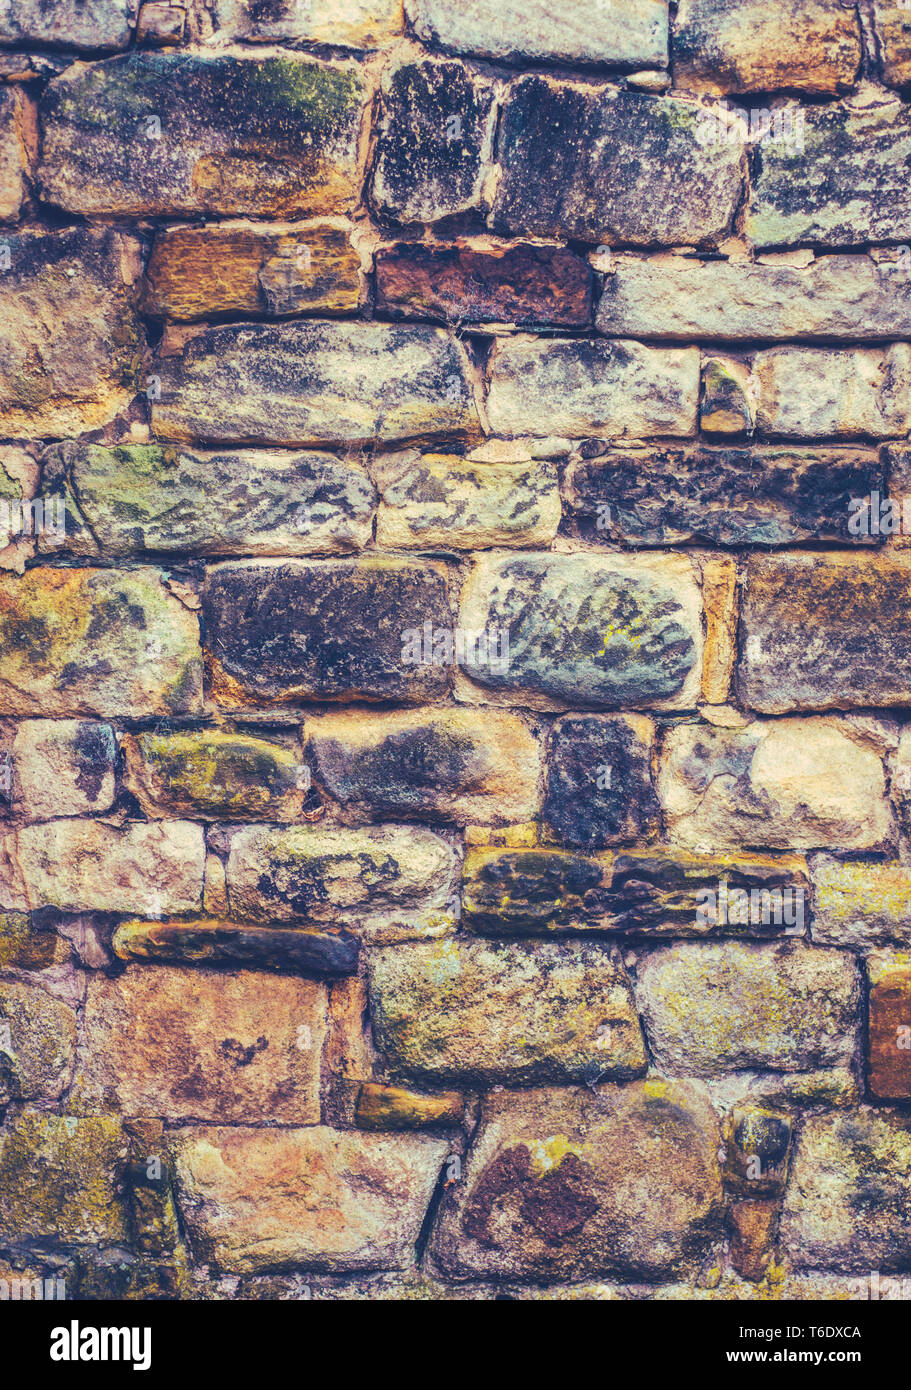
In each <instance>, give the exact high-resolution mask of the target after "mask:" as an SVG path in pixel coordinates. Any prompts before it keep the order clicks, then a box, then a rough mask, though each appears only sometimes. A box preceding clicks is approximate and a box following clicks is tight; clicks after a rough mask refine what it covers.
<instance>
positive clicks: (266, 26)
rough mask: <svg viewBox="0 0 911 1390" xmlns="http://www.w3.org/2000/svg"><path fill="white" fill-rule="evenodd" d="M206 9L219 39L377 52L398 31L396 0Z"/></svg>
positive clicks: (227, 2)
mask: <svg viewBox="0 0 911 1390" xmlns="http://www.w3.org/2000/svg"><path fill="white" fill-rule="evenodd" d="M209 8H210V9H211V11H212V18H213V20H214V22H215V24H216V26H217V36H218V38H219V39H220V40H224V41H226V42H233V41H235V40H237V39H243V40H246V41H250V42H255V43H285V42H286V41H288V40H295V39H305V40H307V41H308V42H309V43H325V44H332V45H334V46H337V47H340V48H381V47H382V46H383V45H384V44H386V43H390V42H391V41H392V40H393V39H395V38H396V37H397V36H398V35H399V34H401V32H402V6H401V0H309V3H306V4H301V3H300V0H271V2H270V3H269V4H268V5H266V6H263V5H262V4H261V3H258V0H214V3H210V5H209Z"/></svg>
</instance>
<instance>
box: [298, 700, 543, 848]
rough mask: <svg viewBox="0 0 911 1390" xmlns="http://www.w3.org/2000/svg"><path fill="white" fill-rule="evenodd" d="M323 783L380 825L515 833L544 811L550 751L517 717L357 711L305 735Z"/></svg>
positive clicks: (319, 722) (321, 721) (311, 727)
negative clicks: (408, 821)
mask: <svg viewBox="0 0 911 1390" xmlns="http://www.w3.org/2000/svg"><path fill="white" fill-rule="evenodd" d="M304 757H305V759H306V762H307V765H308V766H309V767H310V768H311V769H312V772H313V776H314V778H315V780H316V781H317V782H318V783H319V784H320V786H322V787H324V788H325V790H326V791H327V792H328V793H329V795H330V796H332V797H334V798H335V800H336V801H340V802H342V804H343V805H353V806H355V807H358V808H359V809H361V810H363V811H366V812H367V813H368V814H369V815H372V816H416V817H418V818H419V819H425V820H436V819H438V818H439V819H441V820H447V821H448V820H452V821H455V822H456V824H469V825H470V824H473V823H478V822H481V823H484V824H491V825H493V824H500V823H506V824H511V823H512V824H514V823H518V822H522V821H528V820H531V819H532V818H533V817H534V816H535V814H536V813H537V811H538V807H539V803H540V794H539V791H538V783H539V780H540V776H541V751H540V747H539V744H538V741H537V739H536V738H535V737H534V736H533V734H531V733H530V732H529V730H528V729H527V728H526V726H525V725H524V724H523V723H522V721H521V720H520V719H518V718H517V717H516V716H515V715H513V714H508V713H506V711H499V710H485V711H484V712H483V713H481V712H479V711H477V710H471V709H452V710H414V711H408V712H406V713H403V714H398V713H389V714H372V713H362V712H359V711H352V712H350V713H346V714H339V715H331V714H330V715H325V716H323V717H322V718H317V719H311V720H308V721H307V723H306V724H305V725H304Z"/></svg>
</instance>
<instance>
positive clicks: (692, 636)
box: [459, 553, 702, 709]
mask: <svg viewBox="0 0 911 1390" xmlns="http://www.w3.org/2000/svg"><path fill="white" fill-rule="evenodd" d="M459 621H460V624H461V626H462V628H463V630H464V631H466V632H483V631H485V630H493V631H498V632H499V633H500V634H501V635H502V634H507V635H508V640H505V639H504V640H503V641H502V642H501V654H502V656H503V660H502V661H493V660H485V653H484V652H483V651H482V650H481V649H480V647H478V648H476V649H473V650H472V651H471V652H467V651H466V653H465V656H464V658H463V659H462V661H461V664H462V666H463V668H464V670H465V671H466V673H467V674H468V675H469V676H470V677H471V678H472V680H474V681H476V682H478V683H479V684H480V685H481V686H483V687H484V688H485V689H486V690H488V691H490V692H491V694H492V696H495V697H496V698H497V699H500V700H503V699H506V700H509V701H511V702H512V703H523V704H524V703H531V704H538V705H540V704H541V703H542V701H543V702H544V703H545V705H546V707H547V708H554V704H555V702H557V704H558V705H559V704H562V705H565V704H570V705H575V704H579V705H588V706H594V707H595V708H599V709H623V708H652V707H660V708H666V709H680V708H683V709H686V708H690V707H692V706H694V705H695V703H696V700H697V697H698V692H699V688H700V680H701V659H702V608H701V598H700V593H699V588H698V586H697V584H696V581H695V579H694V577H693V571H692V568H691V565H690V562H689V560H688V559H687V558H686V556H683V555H660V556H649V557H647V558H645V557H638V556H627V555H619V554H617V555H610V556H609V557H608V556H600V555H592V554H575V555H560V554H549V555H529V556H521V557H519V556H509V557H505V558H504V556H503V555H501V554H496V553H493V554H491V555H489V556H483V557H480V558H479V559H478V560H477V561H476V564H475V568H474V570H473V572H472V574H471V576H470V577H469V579H468V582H467V583H466V585H465V587H464V589H463V591H462V605H461V610H460V617H459ZM489 655H490V653H489V652H488V653H487V656H488V657H489Z"/></svg>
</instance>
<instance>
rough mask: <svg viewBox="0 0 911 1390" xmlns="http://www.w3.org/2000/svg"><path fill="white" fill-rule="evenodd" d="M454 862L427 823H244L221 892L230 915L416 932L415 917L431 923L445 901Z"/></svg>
mask: <svg viewBox="0 0 911 1390" xmlns="http://www.w3.org/2000/svg"><path fill="white" fill-rule="evenodd" d="M454 868H455V858H454V855H453V853H452V850H451V849H450V848H449V846H448V845H447V844H446V842H445V841H444V840H442V839H440V837H439V836H438V835H434V834H433V833H432V832H431V831H429V830H423V829H414V828H407V827H405V826H375V827H366V828H356V829H351V830H346V829H332V828H327V829H325V830H324V829H321V828H320V827H318V826H309V825H300V826H288V827H280V826H277V827H271V826H267V825H251V826H247V827H245V828H244V829H242V830H239V831H238V832H237V834H236V835H234V836H233V838H232V840H231V851H230V855H229V858H228V870H227V880H228V898H229V901H230V904H231V908H232V914H233V915H235V916H237V917H239V918H242V919H243V918H246V919H247V920H248V921H252V922H266V923H271V922H295V921H301V922H316V923H319V922H332V923H335V924H337V925H342V926H346V925H347V926H351V927H355V928H356V929H357V930H358V931H359V932H362V933H364V934H368V935H373V936H378V937H382V936H383V935H384V934H387V933H390V932H392V933H395V932H396V930H397V931H398V932H399V933H400V934H402V935H405V936H408V935H409V934H411V935H416V934H417V935H419V934H421V927H420V921H421V918H422V916H423V917H424V918H425V919H426V920H427V921H428V922H432V918H433V916H434V914H435V913H437V914H438V913H439V911H440V910H441V909H442V907H443V906H444V905H445V903H446V901H447V899H448V894H449V884H450V881H451V878H452V875H453V871H454ZM426 929H427V928H426V927H425V931H426Z"/></svg>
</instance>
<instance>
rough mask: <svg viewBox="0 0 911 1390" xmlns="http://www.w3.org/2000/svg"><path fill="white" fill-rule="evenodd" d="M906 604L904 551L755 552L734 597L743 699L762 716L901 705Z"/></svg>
mask: <svg viewBox="0 0 911 1390" xmlns="http://www.w3.org/2000/svg"><path fill="white" fill-rule="evenodd" d="M784 596H786V597H784ZM909 605H911V558H909V557H907V556H906V557H904V558H903V557H902V555H901V554H897V555H896V554H891V555H885V554H883V555H877V556H875V557H874V556H872V555H864V556H861V555H852V554H848V553H838V552H834V551H833V552H830V553H829V554H826V555H798V554H792V555H781V556H765V555H764V556H754V557H752V558H751V559H750V561H749V569H748V571H747V582H746V586H745V589H744V594H743V598H742V599H741V605H740V624H741V641H742V643H743V648H742V652H741V657H740V664H739V667H738V688H739V692H740V697H741V700H742V701H743V703H744V704H746V705H747V706H749V708H750V709H755V710H759V711H761V712H762V713H765V714H781V713H784V712H785V711H786V710H794V709H848V708H850V707H851V706H852V705H907V704H908V703H909V702H911V635H909V632H908V624H907V620H906V614H907V612H908V609H909Z"/></svg>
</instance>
